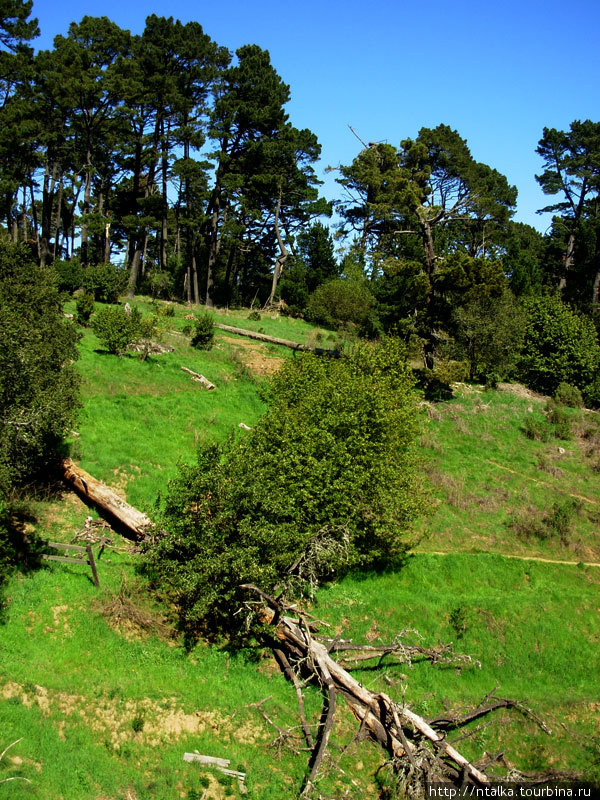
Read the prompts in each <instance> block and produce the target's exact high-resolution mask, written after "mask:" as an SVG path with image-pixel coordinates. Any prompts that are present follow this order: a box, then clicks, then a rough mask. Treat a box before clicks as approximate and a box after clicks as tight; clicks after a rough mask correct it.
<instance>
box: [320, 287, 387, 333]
mask: <svg viewBox="0 0 600 800" xmlns="http://www.w3.org/2000/svg"><path fill="white" fill-rule="evenodd" d="M373 303H374V299H373V295H372V294H371V292H370V291H369V288H368V286H367V285H366V283H365V282H364V281H360V280H348V279H344V278H334V279H333V280H330V281H327V282H326V283H323V284H321V286H318V287H317V288H316V289H315V291H314V292H313V294H312V295H311V296H310V298H309V300H308V307H307V318H308V319H309V320H311V321H312V322H315V323H317V324H321V325H327V326H328V327H330V328H336V327H339V326H340V325H344V324H348V323H352V324H355V325H366V324H367V321H368V318H369V313H370V312H371V309H372V306H373Z"/></svg>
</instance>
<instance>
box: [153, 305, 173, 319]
mask: <svg viewBox="0 0 600 800" xmlns="http://www.w3.org/2000/svg"><path fill="white" fill-rule="evenodd" d="M156 313H157V314H158V315H159V316H161V317H169V318H171V317H174V316H175V306H174V305H173V304H172V303H161V304H160V305H159V306H158V308H157V309H156Z"/></svg>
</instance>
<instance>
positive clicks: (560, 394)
mask: <svg viewBox="0 0 600 800" xmlns="http://www.w3.org/2000/svg"><path fill="white" fill-rule="evenodd" d="M554 399H555V400H556V401H557V402H558V403H562V404H563V405H564V406H569V407H570V408H581V407H582V406H583V397H582V395H581V392H580V391H579V389H578V388H577V387H576V386H571V384H570V383H565V382H564V381H563V382H562V383H560V384H559V385H558V389H557V390H556V392H555V393H554Z"/></svg>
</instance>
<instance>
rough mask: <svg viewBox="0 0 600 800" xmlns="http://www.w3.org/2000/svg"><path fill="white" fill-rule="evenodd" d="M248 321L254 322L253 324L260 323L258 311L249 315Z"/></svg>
mask: <svg viewBox="0 0 600 800" xmlns="http://www.w3.org/2000/svg"><path fill="white" fill-rule="evenodd" d="M248 319H250V320H252V321H253V322H260V314H259V313H258V311H251V312H250V313H249V314H248Z"/></svg>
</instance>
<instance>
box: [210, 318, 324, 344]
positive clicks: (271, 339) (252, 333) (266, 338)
mask: <svg viewBox="0 0 600 800" xmlns="http://www.w3.org/2000/svg"><path fill="white" fill-rule="evenodd" d="M215 328H219V330H222V331H228V333H235V334H237V335H238V336H247V337H248V338H249V339H258V340H259V341H260V342H270V343H271V344H280V345H282V346H283V347H291V348H292V350H311V349H312V348H310V347H308V345H306V344H299V343H298V342H292V341H290V340H289V339H278V338H277V337H276V336H267V334H266V333H258V332H257V331H247V330H245V329H244V328H232V326H231V325H222V324H221V323H219V322H215Z"/></svg>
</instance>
